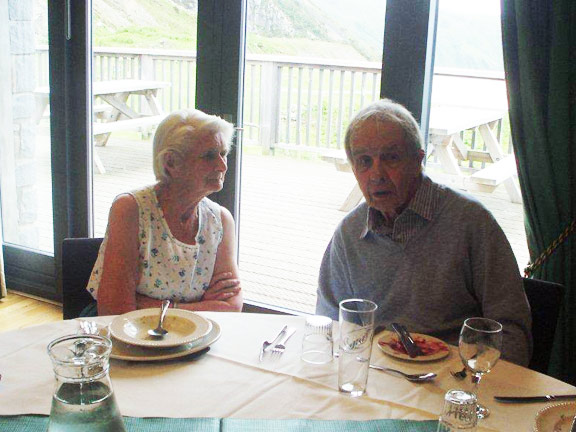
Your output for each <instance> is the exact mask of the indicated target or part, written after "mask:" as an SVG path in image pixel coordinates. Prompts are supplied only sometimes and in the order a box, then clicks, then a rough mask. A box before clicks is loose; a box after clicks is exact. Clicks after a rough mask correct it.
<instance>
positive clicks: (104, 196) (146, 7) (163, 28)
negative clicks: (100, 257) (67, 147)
mask: <svg viewBox="0 0 576 432" xmlns="http://www.w3.org/2000/svg"><path fill="white" fill-rule="evenodd" d="M91 16H92V35H91V36H92V51H91V58H92V97H93V103H92V121H93V123H92V132H93V138H92V139H93V144H94V146H93V148H92V156H93V164H92V166H91V171H92V173H93V203H94V205H93V221H94V231H93V234H94V236H95V237H103V236H104V234H105V231H106V225H107V222H108V212H109V209H110V206H111V204H112V201H113V200H114V198H115V197H116V196H117V195H118V194H120V193H123V192H127V191H130V190H133V189H136V188H139V187H142V186H144V185H148V184H152V183H153V182H154V181H155V180H154V174H153V171H152V137H153V134H154V130H155V127H156V125H157V124H158V123H159V122H160V120H161V119H162V118H163V117H164V116H165V115H166V114H167V113H169V112H171V111H175V110H179V109H184V108H194V107H195V106H196V45H197V31H196V28H197V17H198V10H197V5H196V3H195V2H185V1H182V2H138V7H137V8H136V9H135V5H134V4H132V3H131V2H113V3H110V2H107V1H104V0H92V15H91Z"/></svg>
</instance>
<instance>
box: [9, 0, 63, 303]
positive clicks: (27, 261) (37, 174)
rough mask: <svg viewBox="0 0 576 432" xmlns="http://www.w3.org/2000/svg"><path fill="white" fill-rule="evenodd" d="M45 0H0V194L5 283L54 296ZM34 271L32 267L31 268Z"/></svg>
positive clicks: (46, 8)
mask: <svg viewBox="0 0 576 432" xmlns="http://www.w3.org/2000/svg"><path fill="white" fill-rule="evenodd" d="M49 57H50V53H49V49H48V4H47V2H7V1H3V2H0V113H2V114H1V115H0V123H1V125H0V197H1V213H2V218H1V220H2V226H1V227H0V229H2V238H3V241H4V244H3V251H4V256H5V261H6V276H7V282H8V288H10V289H15V290H22V289H23V288H24V286H25V285H26V282H25V281H26V280H27V279H29V277H30V276H37V277H36V280H35V286H34V289H32V291H33V292H34V293H35V294H38V295H45V296H48V297H54V296H55V291H54V289H53V286H54V279H53V277H54V267H53V258H52V254H53V251H54V229H53V217H52V170H51V167H52V163H51V154H52V136H51V117H52V116H53V115H57V114H55V113H53V112H52V111H51V110H50V107H49V99H50V94H51V87H50V85H49V80H48V75H49V74H48V71H49ZM34 274H35V275H34Z"/></svg>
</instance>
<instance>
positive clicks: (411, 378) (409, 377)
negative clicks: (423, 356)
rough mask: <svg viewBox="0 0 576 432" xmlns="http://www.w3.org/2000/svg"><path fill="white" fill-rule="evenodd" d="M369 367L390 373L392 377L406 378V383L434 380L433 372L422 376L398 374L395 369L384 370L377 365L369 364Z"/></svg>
mask: <svg viewBox="0 0 576 432" xmlns="http://www.w3.org/2000/svg"><path fill="white" fill-rule="evenodd" d="M370 367H371V368H372V369H376V370H379V371H382V372H387V373H390V374H392V375H397V376H401V377H402V378H406V379H407V380H408V381H412V382H426V381H431V380H433V379H434V378H436V374H435V373H433V372H428V373H423V374H407V373H404V372H400V371H399V370H396V369H390V368H386V367H383V366H377V365H373V364H371V365H370Z"/></svg>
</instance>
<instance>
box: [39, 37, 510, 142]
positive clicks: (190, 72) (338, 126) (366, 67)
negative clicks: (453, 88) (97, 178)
mask: <svg viewBox="0 0 576 432" xmlns="http://www.w3.org/2000/svg"><path fill="white" fill-rule="evenodd" d="M38 59H39V60H38V77H37V78H38V83H39V85H47V83H48V67H47V65H48V61H47V49H46V48H40V49H38ZM195 63H196V53H195V52H192V51H179V50H164V49H142V48H118V47H115V48H95V49H94V62H93V74H94V80H95V81H103V80H112V79H147V80H157V81H168V82H170V83H171V86H170V87H169V88H166V89H164V90H162V92H160V94H159V100H160V103H161V104H162V107H163V108H164V110H165V111H166V112H170V111H173V110H177V109H182V108H186V107H191V106H194V105H195V104H194V101H195V86H196V64H195ZM245 71H246V73H245V85H244V88H245V93H244V130H245V133H244V139H245V143H247V144H252V145H253V144H257V145H260V146H262V147H263V148H266V149H275V148H283V149H292V150H303V151H312V152H316V151H324V150H326V149H341V148H343V142H344V131H345V128H346V125H347V124H348V122H349V120H350V119H351V117H352V116H353V115H354V113H355V112H356V111H358V109H359V108H360V107H362V106H364V105H365V104H366V103H368V102H370V101H374V100H377V99H378V97H379V88H380V85H379V84H380V73H381V72H380V71H381V65H380V64H379V63H368V62H364V63H362V62H354V63H351V62H334V61H332V62H331V61H325V60H324V59H314V60H310V59H298V58H294V57H283V56H270V55H266V56H264V55H248V56H247V60H246V68H245ZM451 74H454V71H438V70H437V72H436V73H435V76H439V75H451ZM459 76H461V77H462V76H466V75H465V74H464V75H463V74H462V72H459ZM468 76H469V77H470V78H474V79H478V78H486V79H499V80H502V81H503V80H504V77H503V76H501V77H498V76H493V75H491V76H486V77H483V76H480V77H479V76H478V75H468ZM138 99H139V98H137V99H136V100H133V101H130V103H132V104H137V105H139V104H140V103H141V102H140V100H138ZM137 107H138V108H140V106H137ZM506 124H507V123H505V124H503V123H502V121H500V122H499V124H498V127H497V133H498V138H499V139H500V140H501V142H502V141H503V146H504V149H505V150H507V151H508V152H511V150H512V147H511V145H510V138H509V131H508V126H506ZM462 135H463V140H464V142H465V143H466V144H467V145H469V146H470V147H471V148H472V149H474V148H477V149H481V148H482V147H483V143H482V140H481V137H480V134H478V133H476V131H475V130H470V131H466V132H465V133H463V134H462ZM502 135H504V137H502Z"/></svg>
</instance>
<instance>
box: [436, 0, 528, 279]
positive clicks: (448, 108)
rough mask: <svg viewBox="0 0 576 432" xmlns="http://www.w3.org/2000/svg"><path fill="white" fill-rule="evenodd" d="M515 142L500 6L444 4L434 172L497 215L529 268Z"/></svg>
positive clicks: (445, 0) (482, 1)
mask: <svg viewBox="0 0 576 432" xmlns="http://www.w3.org/2000/svg"><path fill="white" fill-rule="evenodd" d="M515 166H516V163H515V160H514V153H513V148H512V140H511V137H510V123H509V120H508V105H507V99H506V82H505V80H504V66H503V55H502V37H501V30H500V2H499V0H468V1H466V2H461V1H459V0H442V1H441V2H440V7H439V14H438V33H437V41H436V58H435V67H434V82H433V88H432V106H431V110H430V144H429V146H428V157H427V167H426V171H427V173H428V174H429V175H430V176H431V177H432V178H433V179H435V180H437V181H439V182H442V183H445V184H448V185H450V186H452V187H454V188H457V189H461V190H464V191H466V192H468V193H470V194H471V195H473V196H475V197H476V198H477V199H479V200H480V201H481V202H482V203H483V204H484V205H485V206H486V207H487V208H488V209H489V210H490V211H491V212H492V213H493V215H494V216H495V217H496V219H497V220H498V222H499V224H500V226H501V227H502V228H503V230H504V232H505V233H506V235H507V237H508V240H509V241H510V243H511V245H512V248H513V250H514V253H515V255H516V259H517V260H518V264H519V267H520V269H523V267H524V266H525V265H526V263H527V262H528V249H527V245H526V235H525V231H524V224H523V220H524V216H523V208H522V202H521V196H520V189H519V185H518V177H517V174H516V169H515Z"/></svg>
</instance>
